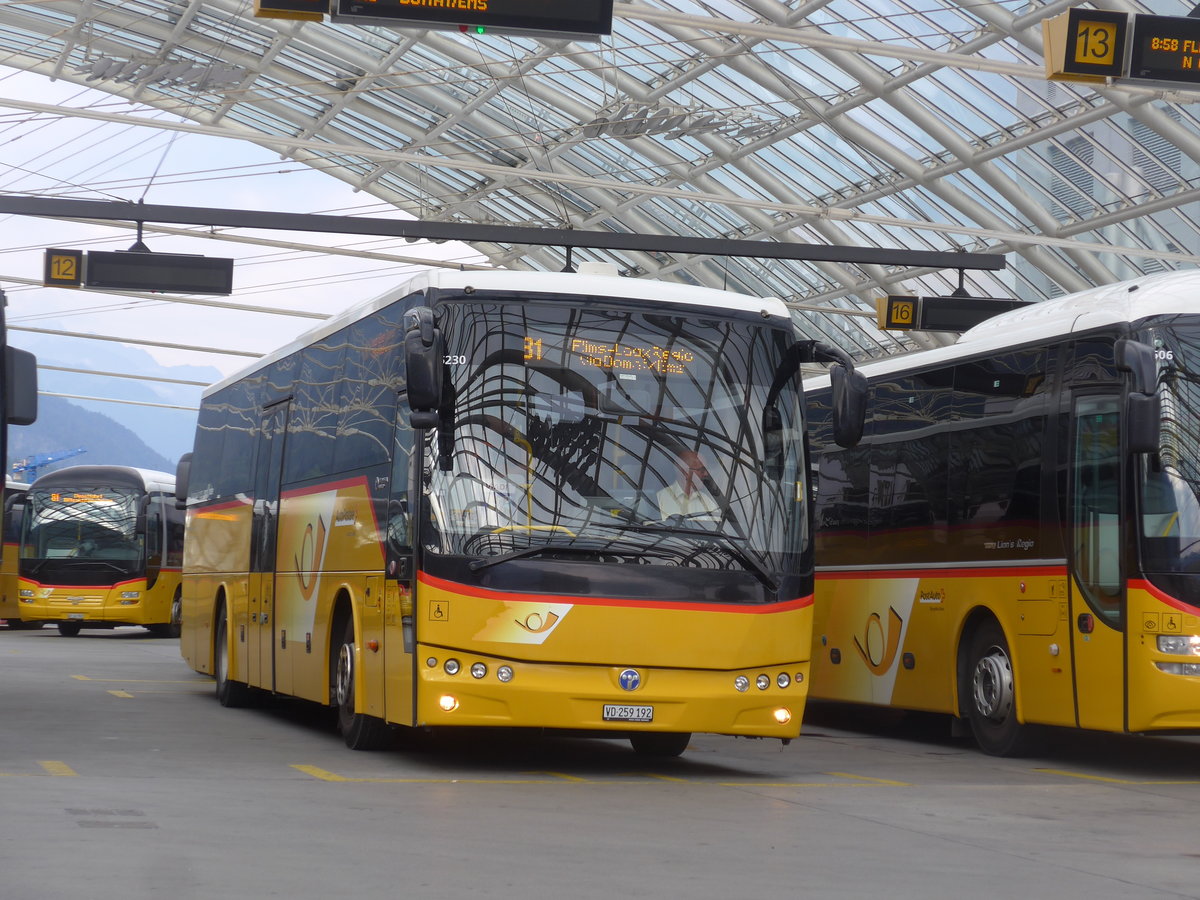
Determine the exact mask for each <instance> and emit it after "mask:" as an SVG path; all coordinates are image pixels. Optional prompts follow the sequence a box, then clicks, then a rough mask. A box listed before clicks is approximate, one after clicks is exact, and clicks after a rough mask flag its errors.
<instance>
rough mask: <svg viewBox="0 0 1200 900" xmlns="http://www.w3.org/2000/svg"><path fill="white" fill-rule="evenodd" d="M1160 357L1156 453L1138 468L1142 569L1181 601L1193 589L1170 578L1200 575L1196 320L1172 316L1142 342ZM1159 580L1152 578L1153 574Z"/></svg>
mask: <svg viewBox="0 0 1200 900" xmlns="http://www.w3.org/2000/svg"><path fill="white" fill-rule="evenodd" d="M1141 339H1142V340H1145V341H1147V343H1149V344H1150V345H1151V346H1153V347H1154V348H1155V350H1156V351H1157V353H1158V356H1159V374H1158V381H1159V396H1160V398H1161V401H1162V418H1161V434H1160V450H1159V453H1158V455H1157V458H1155V457H1153V456H1151V457H1150V458H1148V459H1146V460H1144V461H1143V462H1142V464H1141V474H1142V490H1141V504H1142V506H1141V511H1140V512H1141V523H1142V527H1141V542H1142V566H1143V569H1144V571H1145V572H1146V574H1147V575H1148V576H1149V577H1150V578H1151V580H1161V581H1162V582H1163V583H1162V584H1161V585H1160V586H1161V587H1163V588H1164V589H1166V590H1169V591H1170V592H1171V593H1172V594H1174V595H1175V596H1178V597H1180V598H1189V597H1190V598H1193V600H1195V597H1196V592H1195V589H1194V586H1193V587H1192V589H1190V590H1181V589H1180V588H1181V587H1182V585H1179V584H1178V583H1176V582H1174V581H1172V580H1170V576H1173V575H1186V574H1191V575H1196V574H1200V462H1198V461H1197V456H1196V452H1195V448H1196V447H1197V446H1198V445H1200V322H1197V321H1196V319H1195V317H1186V318H1184V317H1177V318H1175V319H1173V320H1171V321H1170V322H1167V323H1163V324H1156V325H1155V326H1153V327H1151V328H1149V329H1147V330H1146V332H1145V333H1144V335H1143V336H1142V338H1141ZM1156 575H1158V576H1159V578H1158V579H1156V578H1155V576H1156Z"/></svg>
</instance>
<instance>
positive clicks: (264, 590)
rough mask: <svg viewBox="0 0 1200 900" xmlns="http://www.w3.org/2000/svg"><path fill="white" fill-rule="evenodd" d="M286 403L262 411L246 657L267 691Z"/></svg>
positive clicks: (254, 680)
mask: <svg viewBox="0 0 1200 900" xmlns="http://www.w3.org/2000/svg"><path fill="white" fill-rule="evenodd" d="M288 407H289V404H288V401H286V400H285V401H283V402H282V403H277V404H276V405H274V406H271V407H268V408H267V409H266V410H265V411H264V413H263V417H262V422H261V426H262V427H261V428H260V430H259V433H258V450H257V454H256V466H255V472H254V528H253V535H252V546H251V551H250V573H251V574H250V591H249V593H250V596H249V598H248V599H249V616H248V618H249V622H248V624H247V626H246V658H247V663H248V680H249V683H250V684H251V685H253V686H254V687H260V688H263V689H264V690H268V691H271V690H274V689H275V631H274V629H275V545H276V540H277V536H278V531H279V485H280V480H281V477H282V472H283V443H284V439H285V437H286V436H287V420H288Z"/></svg>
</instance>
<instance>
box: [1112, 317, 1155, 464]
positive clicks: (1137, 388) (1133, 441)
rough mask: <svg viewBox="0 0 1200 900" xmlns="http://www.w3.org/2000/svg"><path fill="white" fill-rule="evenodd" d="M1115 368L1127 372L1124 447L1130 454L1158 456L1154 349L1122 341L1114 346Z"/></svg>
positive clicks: (1133, 341)
mask: <svg viewBox="0 0 1200 900" xmlns="http://www.w3.org/2000/svg"><path fill="white" fill-rule="evenodd" d="M1116 353H1117V368H1118V369H1120V370H1121V371H1122V372H1128V373H1129V374H1130V378H1129V394H1128V396H1127V397H1126V398H1125V448H1126V449H1127V450H1128V451H1129V452H1130V453H1157V452H1158V450H1159V435H1160V432H1161V427H1162V411H1161V408H1160V401H1159V398H1158V360H1157V359H1156V357H1155V353H1154V348H1153V347H1151V346H1150V345H1149V344H1143V343H1142V342H1141V341H1135V340H1132V339H1130V338H1121V339H1120V340H1119V341H1117V344H1116Z"/></svg>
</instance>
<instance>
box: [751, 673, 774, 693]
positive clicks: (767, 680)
mask: <svg viewBox="0 0 1200 900" xmlns="http://www.w3.org/2000/svg"><path fill="white" fill-rule="evenodd" d="M754 684H755V686H756V687H757V688H758V689H759V690H760V691H765V690H766V689H767V688H769V687H770V686H771V676H770V675H759V676H758V677H757V678H755V679H754Z"/></svg>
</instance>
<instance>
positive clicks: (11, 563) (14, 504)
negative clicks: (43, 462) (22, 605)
mask: <svg viewBox="0 0 1200 900" xmlns="http://www.w3.org/2000/svg"><path fill="white" fill-rule="evenodd" d="M28 490H29V485H28V484H25V483H23V482H20V481H13V480H12V479H9V480H8V481H7V482H6V483H5V485H4V518H3V533H4V555H3V558H2V559H0V620H3V621H4V623H5V624H6V625H7V626H8V627H9V628H11V629H13V630H17V629H21V628H41V627H42V624H41V623H40V622H30V623H25V622H22V621H21V611H20V609H19V608H18V606H17V552H18V551H17V544H18V542H19V541H20V537H21V520H22V518H23V516H24V513H25V493H26V492H27V491H28Z"/></svg>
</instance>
